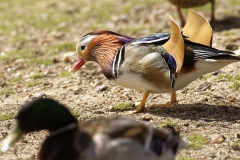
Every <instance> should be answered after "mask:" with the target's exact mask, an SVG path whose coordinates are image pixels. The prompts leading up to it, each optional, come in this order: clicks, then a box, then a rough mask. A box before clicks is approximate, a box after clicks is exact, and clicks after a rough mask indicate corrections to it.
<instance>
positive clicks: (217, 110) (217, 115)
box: [147, 104, 240, 122]
mask: <svg viewBox="0 0 240 160" xmlns="http://www.w3.org/2000/svg"><path fill="white" fill-rule="evenodd" d="M147 112H148V113H150V114H154V115H156V116H162V117H172V118H180V119H182V120H187V119H190V120H204V121H209V122H211V121H227V122H229V121H236V120H240V114H239V113H240V107H239V106H224V105H220V106H219V105H218V106H215V105H208V104H200V105H192V104H180V105H177V106H175V107H171V108H159V109H157V111H156V109H148V110H147Z"/></svg>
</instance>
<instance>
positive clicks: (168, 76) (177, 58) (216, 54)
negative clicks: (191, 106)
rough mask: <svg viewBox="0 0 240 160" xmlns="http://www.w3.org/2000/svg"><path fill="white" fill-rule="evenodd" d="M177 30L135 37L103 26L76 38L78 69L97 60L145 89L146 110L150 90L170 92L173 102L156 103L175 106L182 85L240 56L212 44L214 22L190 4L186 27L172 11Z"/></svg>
mask: <svg viewBox="0 0 240 160" xmlns="http://www.w3.org/2000/svg"><path fill="white" fill-rule="evenodd" d="M169 19H170V24H171V33H168V32H161V33H155V34H151V35H147V36H144V37H141V38H131V37H128V36H124V35H121V34H118V33H115V32H113V31H108V30H98V31H93V32H90V33H88V34H86V35H84V36H83V37H82V38H81V39H80V40H79V41H78V42H77V44H76V53H77V55H78V58H77V61H76V63H75V65H74V66H73V68H72V70H73V71H77V70H79V69H80V68H81V67H82V66H83V65H84V64H85V63H86V62H88V61H94V62H96V63H97V64H98V65H99V66H100V68H101V70H102V72H103V74H104V75H105V77H106V78H107V79H109V80H111V81H112V82H113V83H114V84H117V85H120V86H122V87H127V88H132V89H135V90H138V91H141V92H143V93H144V94H143V97H142V99H141V102H140V104H139V106H138V107H137V109H136V110H135V111H130V113H128V114H135V113H140V112H144V111H145V110H146V107H145V104H146V101H147V99H148V96H149V94H150V93H169V94H170V95H171V97H170V102H169V103H166V104H157V105H154V106H152V107H151V108H161V107H173V106H174V105H175V104H176V103H178V101H177V95H176V91H177V90H180V89H183V88H184V87H186V86H188V85H189V84H190V83H191V82H193V81H194V80H196V79H197V78H199V77H200V76H202V75H204V74H206V73H210V72H213V71H216V70H218V69H220V68H222V67H224V66H227V65H228V64H230V63H233V62H238V61H239V60H240V58H239V57H238V56H237V55H236V54H235V53H233V52H230V51H223V50H218V49H216V48H213V47H211V45H212V36H213V32H212V28H211V26H210V24H209V23H208V21H207V20H206V19H205V18H204V17H202V16H201V15H200V14H198V13H197V12H195V11H193V10H189V13H188V19H187V23H186V25H185V26H184V27H183V29H182V30H180V28H179V26H178V25H177V23H176V22H174V20H173V18H172V17H171V16H170V17H169Z"/></svg>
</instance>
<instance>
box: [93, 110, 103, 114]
mask: <svg viewBox="0 0 240 160" xmlns="http://www.w3.org/2000/svg"><path fill="white" fill-rule="evenodd" d="M93 113H95V114H104V111H101V110H98V111H94V112H93Z"/></svg>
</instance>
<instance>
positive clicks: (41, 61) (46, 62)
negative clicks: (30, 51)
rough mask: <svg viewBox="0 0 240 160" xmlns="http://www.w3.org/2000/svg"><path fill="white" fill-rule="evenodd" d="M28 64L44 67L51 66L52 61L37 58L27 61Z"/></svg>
mask: <svg viewBox="0 0 240 160" xmlns="http://www.w3.org/2000/svg"><path fill="white" fill-rule="evenodd" d="M27 63H28V64H33V65H34V64H35V65H44V66H48V65H51V64H53V61H52V60H51V59H47V58H40V57H38V58H37V59H36V58H32V59H29V61H27Z"/></svg>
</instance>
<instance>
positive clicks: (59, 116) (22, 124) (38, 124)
mask: <svg viewBox="0 0 240 160" xmlns="http://www.w3.org/2000/svg"><path fill="white" fill-rule="evenodd" d="M69 127H70V128H73V127H77V120H76V119H75V118H74V117H73V116H72V115H71V113H70V111H69V110H68V109H67V108H66V107H64V106H63V105H61V104H59V103H58V102H56V101H54V100H52V99H44V98H40V99H36V100H33V101H31V102H29V103H26V104H25V105H24V106H23V107H22V108H21V109H20V110H19V112H18V114H17V116H16V124H15V126H14V128H13V130H12V132H11V133H10V134H9V135H8V137H7V138H6V139H5V140H4V141H3V144H2V146H1V148H0V152H5V151H7V150H8V149H9V147H10V146H11V145H12V144H14V143H15V142H16V141H18V140H19V139H20V138H21V136H22V135H24V134H27V133H30V132H33V131H38V130H48V131H50V132H54V131H57V132H59V131H60V130H68V129H70V128H69Z"/></svg>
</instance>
